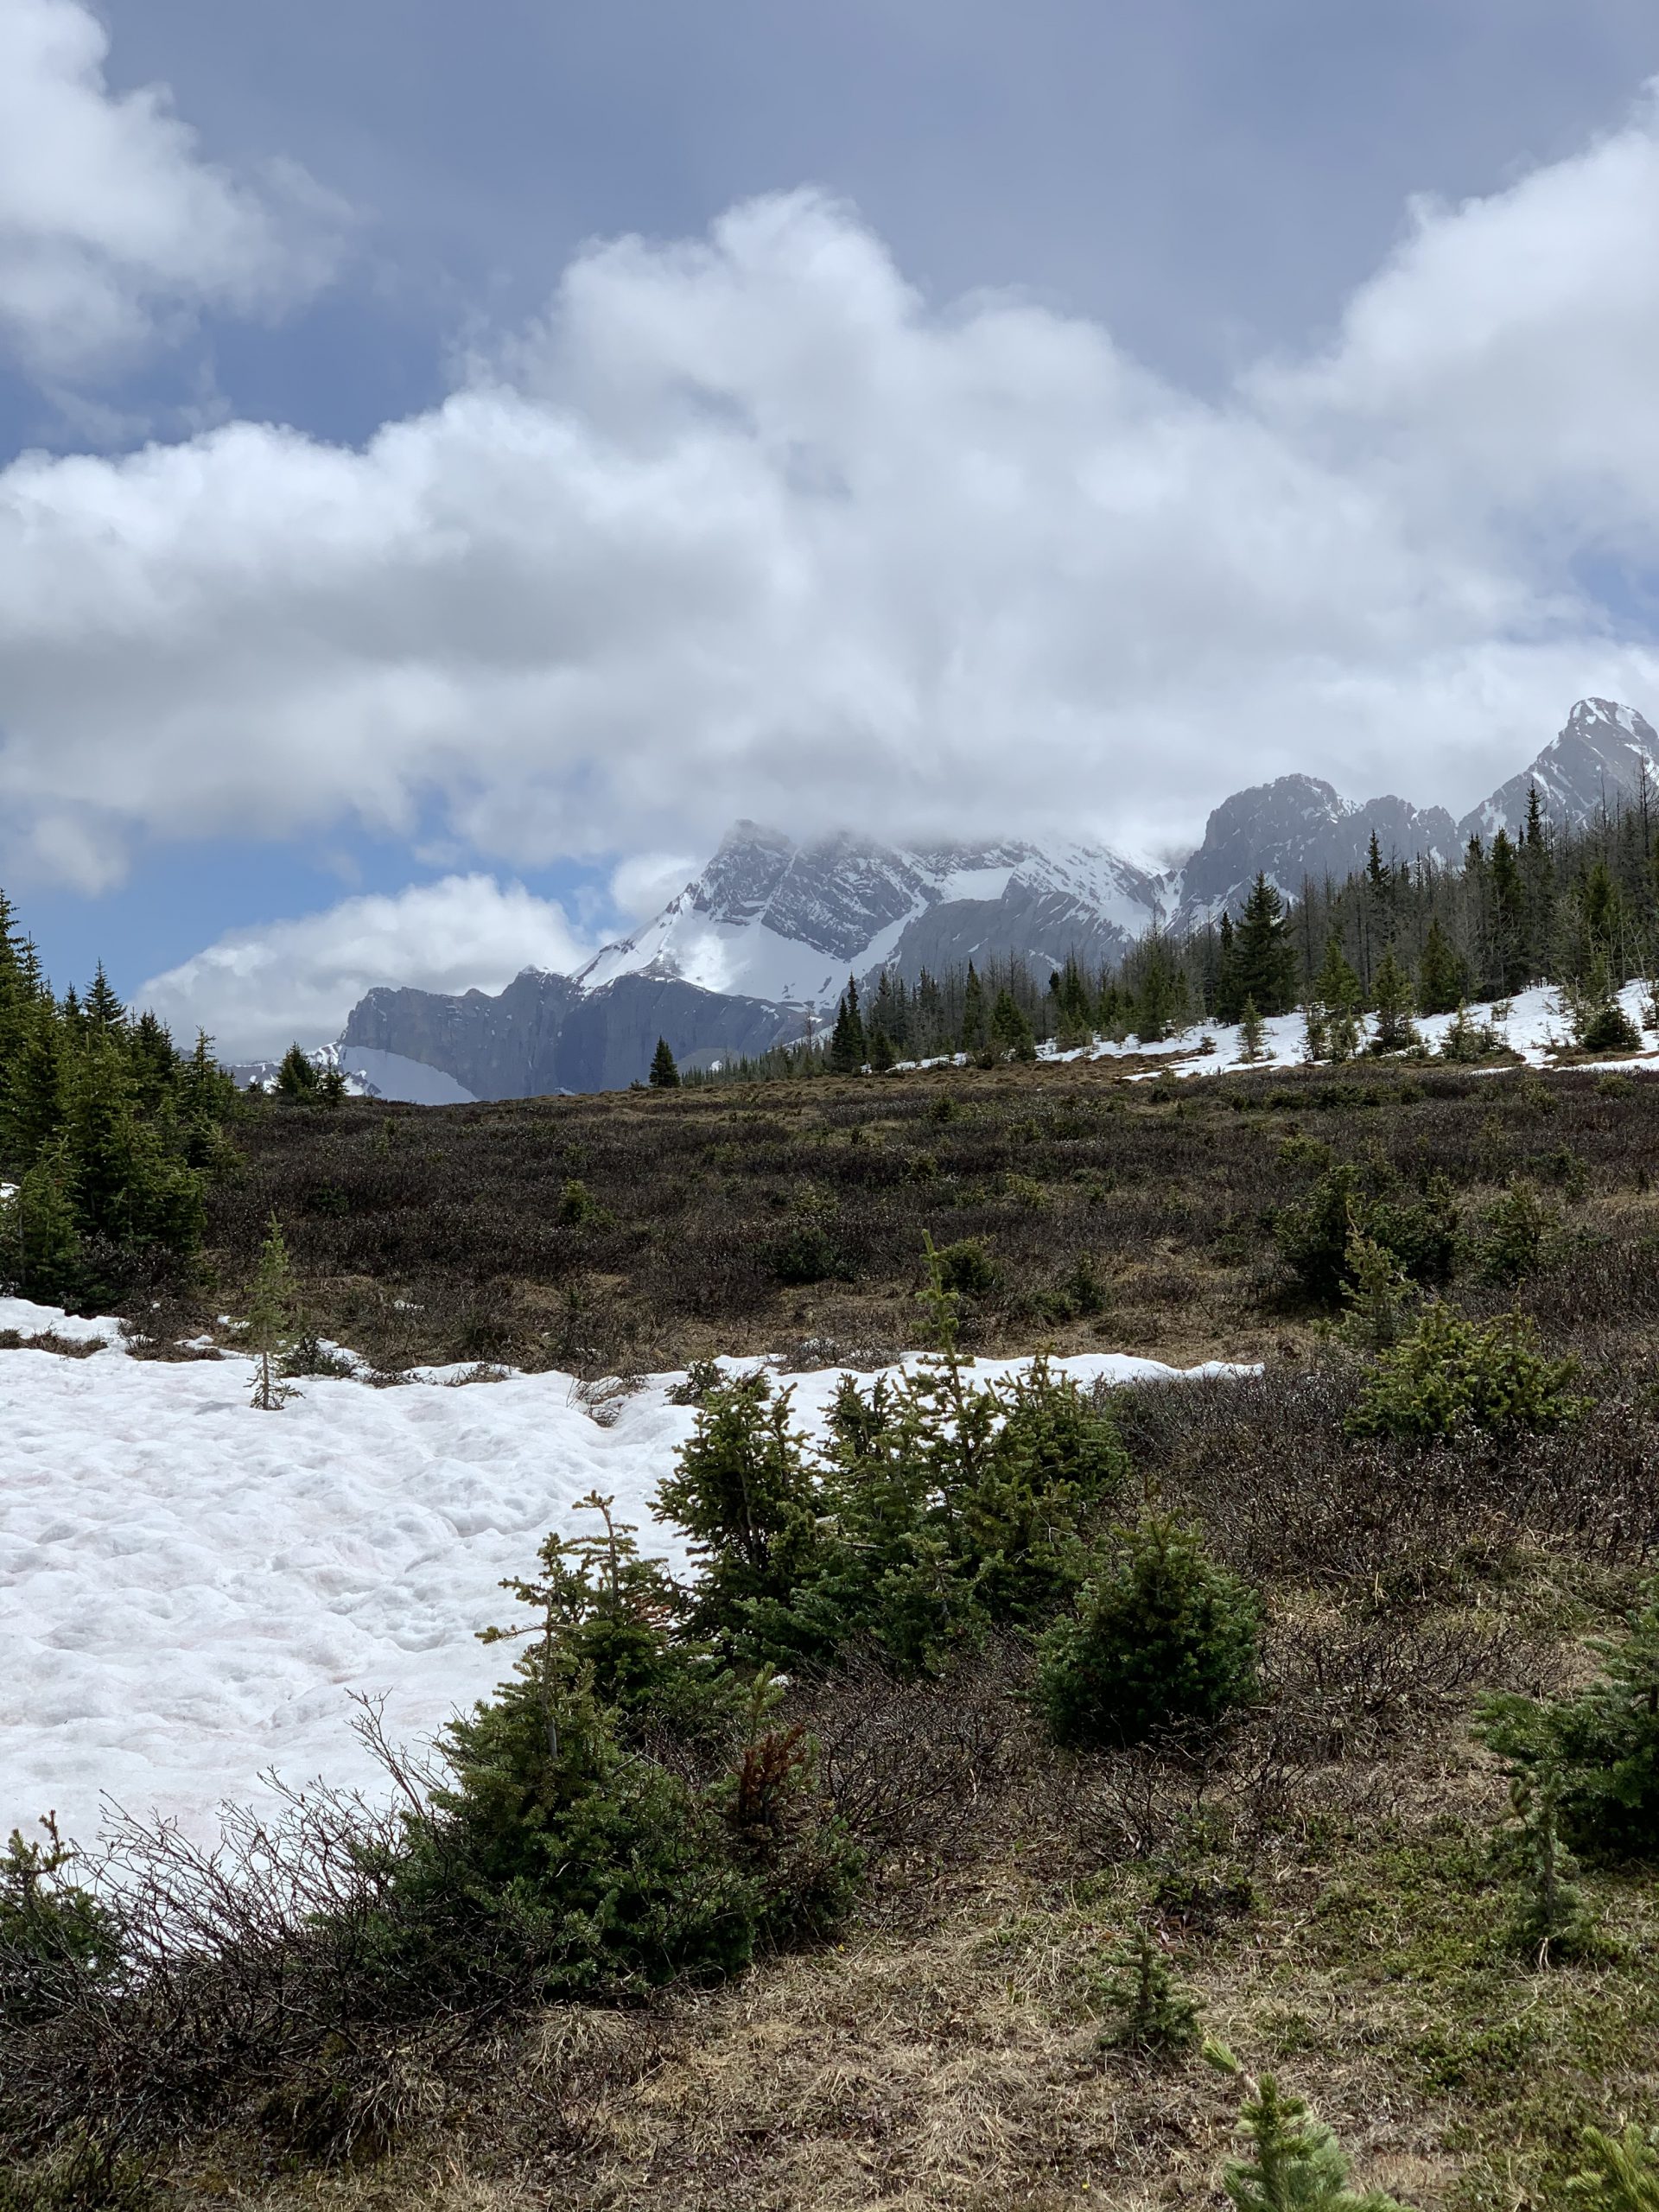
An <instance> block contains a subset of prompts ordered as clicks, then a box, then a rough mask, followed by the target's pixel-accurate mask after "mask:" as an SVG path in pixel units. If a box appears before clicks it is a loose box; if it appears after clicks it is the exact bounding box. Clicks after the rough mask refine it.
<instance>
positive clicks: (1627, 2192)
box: [1567, 2120, 1659, 2212]
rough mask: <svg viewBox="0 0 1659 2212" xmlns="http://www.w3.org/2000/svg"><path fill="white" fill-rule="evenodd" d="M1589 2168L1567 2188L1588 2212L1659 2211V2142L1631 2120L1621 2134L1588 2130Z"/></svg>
mask: <svg viewBox="0 0 1659 2212" xmlns="http://www.w3.org/2000/svg"><path fill="white" fill-rule="evenodd" d="M1584 2150H1585V2158H1586V2169H1585V2171H1582V2172H1580V2173H1576V2174H1573V2176H1572V2177H1570V2178H1569V2180H1568V2182H1567V2187H1568V2188H1569V2189H1571V2190H1573V2192H1574V2194H1575V2201H1576V2202H1578V2203H1579V2204H1580V2205H1582V2206H1583V2208H1584V2212H1659V2140H1656V2139H1655V2137H1654V2136H1653V2135H1651V2134H1649V2133H1643V2130H1642V2129H1641V2128H1639V2127H1638V2126H1637V2125H1636V2123H1635V2121H1634V2120H1631V2121H1630V2123H1629V2124H1628V2125H1627V2126H1626V2127H1625V2128H1624V2133H1622V2134H1619V2135H1609V2134H1607V2133H1604V2131H1603V2130H1602V2129H1601V2128H1599V2127H1586V2129H1585V2131H1584Z"/></svg>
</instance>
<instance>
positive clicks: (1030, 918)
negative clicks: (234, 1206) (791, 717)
mask: <svg viewBox="0 0 1659 2212" xmlns="http://www.w3.org/2000/svg"><path fill="white" fill-rule="evenodd" d="M1656 771H1659V734H1656V733H1655V731H1654V730H1653V729H1652V728H1651V727H1650V726H1649V723H1648V722H1647V721H1644V720H1643V717H1642V716H1641V715H1639V714H1637V713H1636V712H1635V711H1634V709H1631V708H1629V707H1625V706H1620V705H1618V704H1616V703H1615V702H1612V701H1611V700H1606V699H1582V700H1580V702H1579V703H1578V704H1577V705H1576V706H1575V707H1574V708H1573V711H1572V713H1571V715H1569V716H1568V718H1567V724H1566V727H1565V728H1563V729H1562V730H1561V732H1560V734H1559V735H1558V736H1557V737H1555V738H1554V739H1553V740H1552V741H1550V743H1549V744H1548V745H1547V746H1546V747H1544V749H1543V751H1542V752H1541V753H1539V755H1538V756H1537V758H1536V760H1534V761H1533V763H1532V764H1531V766H1529V767H1528V768H1525V769H1523V770H1522V772H1520V774H1519V775H1517V776H1514V777H1512V778H1511V779H1510V780H1509V782H1508V783H1505V784H1503V785H1500V786H1499V787H1498V789H1497V791H1494V792H1492V794H1491V797H1490V798H1486V799H1484V800H1483V801H1482V803H1481V804H1480V805H1479V806H1478V807H1476V808H1474V809H1472V810H1471V812H1470V813H1469V814H1467V815H1466V816H1465V817H1464V819H1463V820H1462V821H1461V822H1457V823H1454V822H1453V821H1452V817H1451V816H1450V815H1449V814H1448V813H1446V810H1444V809H1443V808H1441V807H1428V808H1418V807H1416V806H1414V805H1413V804H1410V802H1409V801H1408V800H1405V799H1402V798H1393V797H1384V798H1374V799H1369V800H1366V801H1363V802H1356V801H1354V800H1351V799H1345V798H1342V797H1341V796H1340V795H1339V794H1338V791H1336V790H1335V788H1334V787H1333V786H1332V785H1330V784H1328V783H1325V782H1323V781H1321V780H1320V779H1319V778H1318V777H1315V776H1301V775H1290V776H1281V777H1279V778H1277V779H1275V780H1274V781H1273V782H1272V783H1267V784H1258V785H1254V786H1252V787H1251V788H1250V789H1249V790H1248V791H1236V792H1235V793H1234V794H1233V795H1232V796H1231V797H1230V798H1226V799H1224V800H1223V801H1222V803H1221V804H1220V805H1219V806H1217V808H1216V809H1215V810H1214V811H1213V812H1212V813H1211V816H1210V818H1209V821H1208V823H1206V825H1205V836H1204V842H1202V844H1200V846H1199V847H1198V850H1197V851H1196V852H1195V853H1193V854H1192V855H1191V856H1190V857H1189V858H1188V859H1187V860H1186V861H1185V862H1184V863H1183V864H1182V865H1181V866H1180V867H1179V868H1174V869H1172V870H1170V871H1168V872H1166V873H1163V874H1159V873H1157V872H1155V871H1154V870H1151V869H1149V868H1146V867H1144V866H1141V865H1140V864H1139V863H1137V862H1136V861H1133V860H1130V859H1128V858H1127V857H1126V856H1125V855H1122V854H1121V853H1116V852H1114V851H1112V850H1111V849H1109V848H1108V847H1105V846H1101V845H1087V844H1080V843H1065V844H1048V845H1045V846H1042V847H1039V846H1036V845H1033V844H1030V843H1027V842H1018V841H1012V840H1003V841H1000V842H993V843H988V844H954V845H951V844H942V845H920V846H888V845H883V844H880V843H877V842H874V840H872V839H869V838H865V837H857V836H850V835H841V836H831V837H824V838H819V839H817V840H816V841H814V842H810V843H807V844H796V843H795V842H792V841H791V839H790V838H788V837H786V836H782V835H781V834H780V833H779V832H778V831H777V830H775V829H766V828H765V827H763V826H762V825H760V824H759V823H753V822H740V823H737V824H736V825H735V827H734V829H732V830H731V831H730V832H729V833H728V836H726V838H725V839H724V840H723V842H721V847H720V849H719V851H718V852H717V853H716V854H715V856H714V858H713V859H712V860H711V861H709V865H708V867H707V868H704V869H703V871H702V874H700V875H698V876H696V877H695V878H694V879H693V880H692V881H691V882H690V883H688V884H687V885H686V887H685V888H684V889H683V891H682V892H680V893H679V894H678V895H677V897H676V898H674V899H671V900H670V901H669V903H668V905H667V906H665V907H664V909H663V911H662V912H661V913H660V914H658V916H657V917H656V918H655V919H654V920H653V921H652V922H651V923H650V924H649V925H647V926H646V927H645V928H644V929H642V930H639V931H637V932H636V933H635V934H634V935H633V936H632V937H630V938H624V939H622V940H621V941H620V943H618V944H611V945H607V946H606V947H605V949H604V950H602V951H601V952H600V953H598V954H597V955H596V956H595V957H594V959H593V960H591V961H589V962H588V965H587V966H586V967H585V968H583V969H580V970H579V971H578V972H577V973H576V974H575V976H552V975H547V974H544V973H543V971H541V970H540V969H533V968H532V969H525V970H524V973H523V974H522V975H520V976H517V977H516V978H515V979H514V981H513V982H511V983H510V984H508V986H507V987H506V988H505V990H504V991H501V992H499V993H497V994H494V995H489V994H486V993H485V992H482V991H467V992H465V993H463V994H461V995H457V996H449V995H442V994H440V993H437V992H432V991H417V990H409V989H399V988H391V987H387V988H381V989H377V990H372V991H371V992H370V993H369V994H368V995H367V996H366V997H365V998H364V999H363V1000H361V1001H359V1004H358V1005H357V1006H355V1007H353V1009H352V1013H351V1014H350V1016H349V1018H348V1020H347V1022H346V1031H345V1035H344V1038H343V1039H342V1040H341V1052H342V1055H343V1057H344V1059H345V1061H346V1065H348V1066H353V1067H355V1066H357V1065H358V1064H359V1063H361V1064H362V1065H363V1070H364V1072H365V1074H366V1075H367V1077H368V1078H369V1080H370V1081H371V1082H372V1083H373V1084H374V1085H375V1087H376V1088H377V1089H379V1090H382V1091H383V1093H384V1094H385V1096H395V1097H403V1096H419V1097H426V1098H431V1097H433V1096H442V1097H449V1096H454V1091H453V1090H448V1089H442V1088H437V1089H435V1087H434V1085H433V1083H432V1081H431V1079H430V1077H431V1071H435V1073H436V1077H438V1078H439V1079H440V1081H441V1084H448V1085H453V1086H454V1090H458V1091H459V1092H461V1093H463V1094H465V1095H467V1096H471V1097H474V1098H514V1097H533V1096H541V1095H544V1094H546V1093H549V1092H553V1091H559V1090H568V1091H578V1090H613V1089H620V1088H621V1087H623V1086H625V1085H626V1084H628V1083H630V1082H632V1081H635V1080H638V1079H639V1078H640V1077H643V1076H644V1075H645V1071H646V1068H647V1067H648V1065H650V1060H651V1055H652V1050H653V1049H654V1047H655V1046H656V1042H657V1039H658V1037H664V1038H666V1039H667V1040H668V1043H669V1046H670V1047H671V1050H672V1052H673V1053H674V1055H675V1058H677V1060H678V1061H679V1063H680V1064H681V1065H682V1066H683V1067H706V1066H709V1065H711V1064H712V1063H714V1062H715V1061H719V1060H724V1059H727V1058H734V1057H737V1056H741V1055H751V1056H752V1055H754V1054H757V1053H760V1052H765V1051H766V1049H767V1048H768V1047H769V1046H773V1045H778V1044H787V1043H794V1042H796V1041H797V1040H798V1039H800V1038H801V1037H802V1036H804V1034H806V1033H808V1030H809V1028H810V1027H813V1026H815V1025H817V1024H818V1023H819V1022H821V1021H822V1020H823V1016H824V1015H825V1014H827V1013H828V1012H829V1010H831V1009H832V1008H833V1007H834V1005H835V1002H836V998H837V996H838V995H839V994H840V993H841V991H842V989H843V988H845V986H846V982H847V978H848V976H849V975H851V976H857V977H858V978H859V980H860V982H861V983H868V982H873V981H874V978H875V976H878V975H879V974H880V971H881V970H882V969H890V970H891V971H893V973H895V974H896V975H899V976H903V977H904V979H905V980H906V982H915V980H916V979H917V977H918V976H919V975H920V973H921V971H922V970H923V969H930V970H931V972H932V973H933V974H935V975H939V974H942V973H944V971H945V970H946V969H950V968H952V967H959V966H961V965H963V963H966V962H967V961H969V960H973V961H976V963H979V964H980V965H981V966H984V965H985V964H987V963H988V962H990V961H992V960H993V959H1006V958H1007V957H1010V956H1011V955H1013V956H1018V957H1021V958H1023V959H1025V960H1027V961H1028V962H1029V963H1031V964H1032V966H1033V968H1040V967H1042V966H1044V965H1053V966H1058V964H1059V963H1061V962H1062V961H1064V959H1065V957H1066V956H1067V954H1068V953H1071V954H1075V955H1076V957H1077V958H1078V959H1080V960H1082V961H1083V962H1084V963H1085V964H1086V965H1088V966H1090V967H1091V968H1097V967H1100V966H1102V965H1103V964H1105V963H1109V962H1110V961H1114V960H1116V959H1117V958H1119V957H1121V956H1122V953H1123V952H1124V950H1126V949H1127V948H1128V944H1130V943H1131V942H1132V941H1133V939H1134V938H1136V937H1138V936H1140V935H1141V934H1143V933H1144V932H1145V931H1146V930H1147V929H1148V928H1149V927H1151V926H1152V925H1154V924H1160V925H1165V926H1167V927H1170V928H1173V929H1174V930H1177V931H1181V930H1185V929H1188V928H1192V927H1194V926H1197V925H1201V924H1202V923H1205V922H1206V921H1211V920H1214V919H1216V918H1217V917H1218V916H1219V915H1221V914H1222V913H1224V912H1230V911H1233V912H1236V909H1237V907H1238V906H1240V904H1241V903H1242V902H1243V899H1244V896H1245V894H1246V893H1247V892H1248V891H1249V887H1250V884H1251V883H1252V882H1253V880H1255V876H1256V874H1258V873H1263V874H1267V875H1268V877H1269V878H1270V879H1271V880H1273V881H1274V883H1276V884H1277V885H1278V887H1279V888H1280V889H1281V891H1282V892H1284V893H1286V894H1287V895H1288V896H1291V897H1294V896H1295V895H1296V894H1297V893H1299V892H1300V889H1301V887H1302V886H1303V884H1304V883H1306V881H1308V880H1309V879H1310V878H1312V879H1316V880H1317V879H1321V878H1324V877H1326V876H1329V877H1331V878H1332V879H1334V880H1340V879H1341V878H1342V877H1343V876H1344V875H1346V874H1348V873H1349V872H1350V871H1351V869H1354V868H1360V867H1362V866H1363V864H1364V862H1365V860H1366V857H1367V855H1368V854H1369V851H1370V843H1371V839H1372V837H1373V836H1375V837H1376V842H1377V846H1378V849H1379V850H1380V851H1381V853H1382V854H1383V857H1384V858H1385V859H1387V860H1390V861H1401V860H1403V861H1415V860H1419V859H1431V860H1433V861H1436V862H1438V863H1439V864H1440V865H1442V866H1450V865H1453V864H1455V862H1456V861H1457V860H1458V859H1459V856H1460V855H1461V853H1462V850H1463V848H1464V846H1465V843H1466V842H1467V841H1468V839H1469V837H1470V836H1471V835H1478V836H1482V837H1490V836H1492V835H1495V834H1496V832H1497V829H1500V828H1503V827H1507V828H1508V829H1510V831H1511V832H1513V831H1516V830H1517V829H1520V828H1521V827H1522V824H1523V823H1524V822H1525V820H1526V813H1527V804H1528V795H1529V790H1530V789H1531V787H1532V786H1533V785H1536V786H1537V788H1538V791H1539V795H1540V799H1541V803H1542V804H1543V807H1544V809H1545V811H1546V813H1547V814H1548V817H1550V819H1551V820H1552V821H1553V822H1554V823H1558V824H1561V825H1564V826H1569V827H1571V826H1577V825H1579V824H1580V823H1585V822H1586V821H1589V820H1591V819H1592V818H1593V817H1594V816H1595V815H1596V813H1597V812H1598V810H1599V809H1601V808H1603V807H1606V808H1608V809H1612V808H1615V807H1618V806H1620V805H1627V804H1631V803H1633V802H1635V801H1636V800H1637V798H1638V797H1639V795H1640V793H1641V792H1642V791H1643V785H1644V779H1651V778H1652V777H1653V776H1654V775H1655V773H1656ZM414 1070H423V1071H428V1073H427V1074H426V1075H416V1073H414V1072H413V1071H414ZM411 1084H412V1085H413V1086H414V1087H413V1088H411V1087H410V1086H411Z"/></svg>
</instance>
